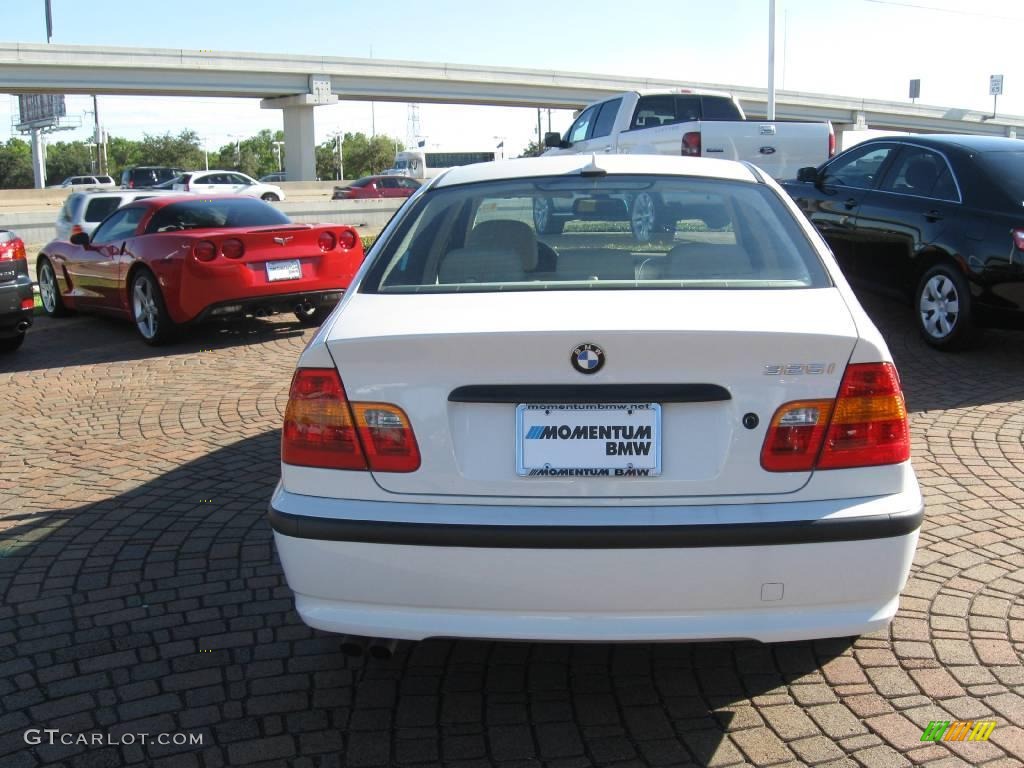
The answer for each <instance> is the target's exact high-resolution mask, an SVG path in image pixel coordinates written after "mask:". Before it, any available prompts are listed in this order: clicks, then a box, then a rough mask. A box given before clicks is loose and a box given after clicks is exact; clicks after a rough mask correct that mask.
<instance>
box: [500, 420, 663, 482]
mask: <svg viewBox="0 0 1024 768" xmlns="http://www.w3.org/2000/svg"><path fill="white" fill-rule="evenodd" d="M516 472H517V473H518V474H520V475H527V476H531V477H545V476H556V477H654V476H657V475H660V474H661V405H660V404H658V403H579V404H565V403H562V404H557V405H536V404H523V405H519V406H518V407H517V408H516Z"/></svg>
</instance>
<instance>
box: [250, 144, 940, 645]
mask: <svg viewBox="0 0 1024 768" xmlns="http://www.w3.org/2000/svg"><path fill="white" fill-rule="evenodd" d="M641 194H648V195H657V196H658V197H659V198H660V199H662V200H665V201H667V202H669V203H671V204H670V205H668V206H666V210H670V211H674V212H676V214H678V215H677V219H676V221H682V222H684V224H683V225H682V226H679V227H676V226H675V225H673V227H672V228H671V231H668V232H665V233H663V235H662V236H661V237H659V238H655V239H654V240H652V241H651V242H646V243H638V242H636V240H635V238H634V237H633V235H632V233H631V232H630V226H629V208H630V205H629V202H630V200H631V199H632V198H634V197H635V196H637V195H641ZM539 198H557V199H559V200H571V201H572V209H573V212H574V216H573V219H572V220H570V221H567V222H566V226H565V227H564V228H563V231H562V232H561V233H559V234H557V235H543V234H541V235H539V234H538V233H537V231H536V229H535V227H534V224H533V215H532V214H533V210H534V203H535V201H536V200H537V199H539ZM694 201H698V202H697V203H694ZM688 206H689V207H688ZM676 214H674V215H676ZM704 218H707V219H708V220H710V221H713V222H714V225H712V226H705V225H704V224H703V223H702V221H703V219H704ZM269 520H270V523H271V525H272V527H273V529H274V538H275V541H276V545H277V549H278V552H279V553H280V556H281V562H282V564H283V566H284V571H285V574H286V576H287V579H288V584H289V586H290V587H291V589H292V590H293V591H294V593H295V604H296V609H297V610H298V613H299V615H300V616H301V617H302V619H303V621H305V622H306V623H307V624H309V625H310V626H312V627H315V628H319V629H323V630H328V631H334V632H341V633H348V634H350V635H356V636H362V637H371V638H397V639H411V640H418V639H423V638H427V637H433V636H443V637H472V638H499V639H520V640H565V641H629V640H636V641H651V640H704V639H722V638H730V639H738V638H751V639H754V640H760V641H785V640H798V639H807V638H820V637H838V636H849V635H858V634H861V633H865V632H871V631H874V630H877V629H879V628H882V627H884V626H885V625H886V624H887V623H888V622H889V621H890V620H891V619H892V617H893V615H894V614H895V613H896V610H897V608H898V604H899V594H900V590H901V589H902V588H903V586H904V584H905V583H906V579H907V575H908V573H909V569H910V565H911V561H912V558H913V555H914V549H915V546H916V544H917V539H918V530H919V528H920V526H921V523H922V520H923V503H922V497H921V492H920V488H919V486H918V483H917V479H916V477H915V475H914V471H913V469H912V467H911V464H910V434H909V430H908V420H907V412H906V406H905V403H904V398H903V392H902V390H901V386H900V380H899V376H898V375H897V373H896V369H895V367H894V366H893V363H892V357H891V356H890V354H889V350H888V349H887V348H886V345H885V342H884V341H883V339H882V337H881V335H880V334H879V332H878V330H877V329H876V328H875V326H874V325H873V324H872V322H871V320H870V319H869V318H868V316H867V315H866V314H865V313H864V311H863V309H862V308H861V306H860V304H859V303H858V302H857V299H856V297H855V296H854V294H853V293H852V291H851V290H850V288H849V286H848V284H847V282H846V281H845V280H844V279H843V276H842V274H841V273H840V271H839V269H838V267H837V266H836V263H835V260H834V259H833V257H832V255H831V253H830V252H829V250H828V248H827V247H826V245H825V243H824V242H823V240H822V239H821V237H820V236H819V235H818V234H817V233H816V232H815V231H814V229H813V228H812V227H811V226H810V224H809V223H808V222H807V220H806V219H805V218H804V216H803V215H802V214H801V213H800V211H799V210H798V209H797V208H796V206H795V205H794V204H793V202H792V201H791V200H790V199H789V197H788V196H787V195H786V194H785V193H784V192H783V191H782V190H781V189H780V188H779V186H778V185H777V184H776V183H775V182H774V181H772V180H771V179H770V178H769V177H768V176H767V175H766V174H764V173H763V172H761V171H759V170H758V169H757V168H755V167H754V166H752V165H749V164H741V163H737V162H729V161H721V160H707V159H699V158H672V157H662V156H644V155H633V156H630V155H609V156H597V157H596V158H590V157H574V156H561V157H550V158H537V159H522V160H513V161H502V162H496V163H484V164H478V165H471V166H466V167H462V168H453V169H452V170H450V171H448V172H447V173H445V174H443V175H441V176H439V177H437V178H436V179H434V180H433V181H432V182H431V183H429V184H427V185H426V186H424V187H423V188H422V189H421V190H419V191H418V192H417V193H416V194H415V195H413V196H412V197H411V198H410V199H409V202H407V203H406V204H405V206H404V207H403V208H402V209H401V210H400V211H399V212H398V213H397V214H396V216H395V218H394V219H392V220H391V222H390V223H389V224H388V226H387V228H386V229H385V230H384V232H383V233H382V235H381V238H380V239H379V240H378V241H377V243H376V245H375V246H374V248H373V250H372V251H371V254H370V257H369V258H368V259H367V261H366V262H365V263H364V264H363V267H362V269H361V270H360V273H359V274H358V275H357V276H356V279H355V280H354V281H353V283H352V285H351V286H350V288H349V290H348V291H347V292H346V293H345V296H344V298H343V299H342V302H341V303H340V304H339V305H338V307H337V309H336V310H335V311H334V313H333V314H332V316H331V317H330V318H329V319H328V320H327V321H326V323H325V324H324V326H323V328H322V329H321V330H320V332H319V333H318V334H317V335H316V336H314V337H313V339H312V340H311V341H310V343H309V345H308V346H307V347H306V349H305V350H304V351H303V353H302V355H301V356H300V358H299V361H298V365H297V370H296V371H295V375H294V378H293V380H292V386H291V391H290V393H289V400H288V404H287V407H286V412H285V417H284V427H283V432H282V465H281V481H280V483H279V485H278V487H277V489H276V491H275V493H274V495H273V498H272V499H271V502H270V510H269ZM378 642H379V641H378Z"/></svg>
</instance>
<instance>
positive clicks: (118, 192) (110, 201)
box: [54, 189, 181, 240]
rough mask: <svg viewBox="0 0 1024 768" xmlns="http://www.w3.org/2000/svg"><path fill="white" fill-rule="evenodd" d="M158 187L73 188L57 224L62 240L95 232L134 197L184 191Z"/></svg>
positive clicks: (141, 197) (136, 198)
mask: <svg viewBox="0 0 1024 768" xmlns="http://www.w3.org/2000/svg"><path fill="white" fill-rule="evenodd" d="M180 194H181V192H170V191H166V190H155V189H138V190H130V189H110V190H99V191H90V192H72V193H71V194H70V195H68V197H67V199H66V200H65V201H64V205H62V206H61V209H60V212H59V213H58V214H57V221H56V223H55V224H54V228H55V229H56V232H57V239H58V240H70V239H71V236H72V235H74V234H77V233H79V232H84V233H85V234H87V235H91V234H92V233H93V230H94V229H96V227H98V226H99V224H100V222H101V221H103V220H104V219H105V218H107V216H109V215H110V214H112V213H113V212H114V211H116V210H117V209H118V208H120V207H121V206H123V205H127V204H128V203H130V202H132V201H133V200H142V199H143V198H146V197H155V196H157V195H180Z"/></svg>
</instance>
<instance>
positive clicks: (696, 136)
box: [679, 131, 700, 157]
mask: <svg viewBox="0 0 1024 768" xmlns="http://www.w3.org/2000/svg"><path fill="white" fill-rule="evenodd" d="M679 154H681V155H682V156H683V157H700V131H687V132H686V133H684V134H683V142H682V145H681V146H680V147H679Z"/></svg>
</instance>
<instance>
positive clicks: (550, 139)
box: [544, 131, 568, 147]
mask: <svg viewBox="0 0 1024 768" xmlns="http://www.w3.org/2000/svg"><path fill="white" fill-rule="evenodd" d="M544 146H545V147H565V146H568V145H567V144H564V143H563V142H562V134H560V133H555V132H554V131H549V132H548V133H545V134H544Z"/></svg>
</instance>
